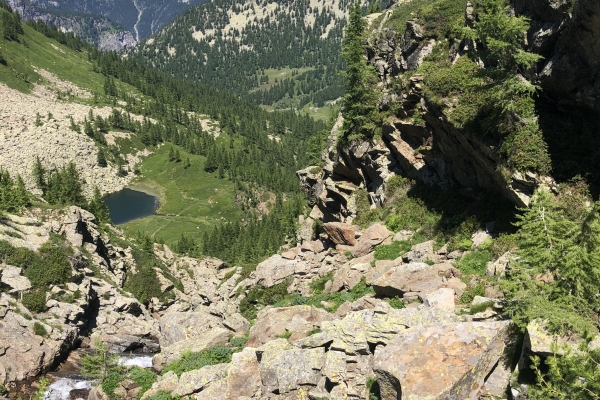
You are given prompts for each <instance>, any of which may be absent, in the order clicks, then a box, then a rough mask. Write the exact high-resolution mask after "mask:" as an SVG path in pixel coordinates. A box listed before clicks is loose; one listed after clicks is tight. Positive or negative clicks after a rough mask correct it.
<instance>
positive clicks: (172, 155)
mask: <svg viewBox="0 0 600 400" xmlns="http://www.w3.org/2000/svg"><path fill="white" fill-rule="evenodd" d="M169 161H175V151H174V150H173V146H171V148H170V149H169Z"/></svg>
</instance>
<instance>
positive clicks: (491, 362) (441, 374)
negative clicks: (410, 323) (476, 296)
mask: <svg viewBox="0 0 600 400" xmlns="http://www.w3.org/2000/svg"><path fill="white" fill-rule="evenodd" d="M510 324H511V323H510V322H508V321H495V322H461V323H455V324H447V325H435V326H426V327H425V326H423V327H416V328H411V329H406V330H404V331H402V332H399V333H398V335H397V336H396V337H395V338H394V339H393V340H392V341H391V342H390V343H388V345H387V346H386V347H384V348H381V349H380V348H377V349H376V350H375V357H374V360H373V370H374V371H375V374H376V375H377V382H378V383H379V387H380V389H381V398H382V399H386V400H387V399H399V398H406V399H440V400H442V399H445V400H464V399H476V398H479V397H478V396H479V392H480V390H481V388H482V387H483V386H484V383H485V380H486V377H488V375H489V373H490V372H492V370H493V368H494V366H495V365H496V364H497V363H498V361H499V359H500V358H501V357H502V355H503V353H504V351H505V348H506V343H507V341H508V337H509V331H510V329H509V328H510ZM407 349H410V351H407Z"/></svg>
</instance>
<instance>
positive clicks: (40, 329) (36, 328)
mask: <svg viewBox="0 0 600 400" xmlns="http://www.w3.org/2000/svg"><path fill="white" fill-rule="evenodd" d="M33 333H35V334H36V335H38V336H41V337H44V338H47V337H48V336H50V335H49V334H48V331H47V330H46V327H45V326H44V325H42V324H40V323H39V322H37V321H36V322H34V323H33Z"/></svg>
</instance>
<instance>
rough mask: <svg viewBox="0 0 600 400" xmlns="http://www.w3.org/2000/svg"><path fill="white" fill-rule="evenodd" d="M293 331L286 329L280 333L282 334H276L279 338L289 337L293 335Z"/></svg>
mask: <svg viewBox="0 0 600 400" xmlns="http://www.w3.org/2000/svg"><path fill="white" fill-rule="evenodd" d="M292 333H293V332H292V331H285V332H284V333H282V334H280V335H276V336H277V337H278V338H279V339H289V338H290V336H292Z"/></svg>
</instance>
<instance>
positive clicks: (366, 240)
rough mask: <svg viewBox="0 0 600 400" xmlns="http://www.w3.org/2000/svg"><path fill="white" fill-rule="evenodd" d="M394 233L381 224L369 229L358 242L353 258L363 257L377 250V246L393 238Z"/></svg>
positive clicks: (353, 251)
mask: <svg viewBox="0 0 600 400" xmlns="http://www.w3.org/2000/svg"><path fill="white" fill-rule="evenodd" d="M392 235H393V233H392V232H391V231H390V230H389V229H388V228H386V227H385V225H383V224H381V223H376V224H373V225H371V226H370V227H368V228H367V229H366V230H365V231H364V232H362V235H361V236H360V238H359V239H358V241H357V242H356V245H355V246H354V249H353V250H352V256H354V257H362V256H364V255H366V254H369V253H370V252H372V251H373V250H374V249H375V246H377V245H379V244H381V243H383V242H384V241H385V240H386V239H388V238H391V237H392Z"/></svg>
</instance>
